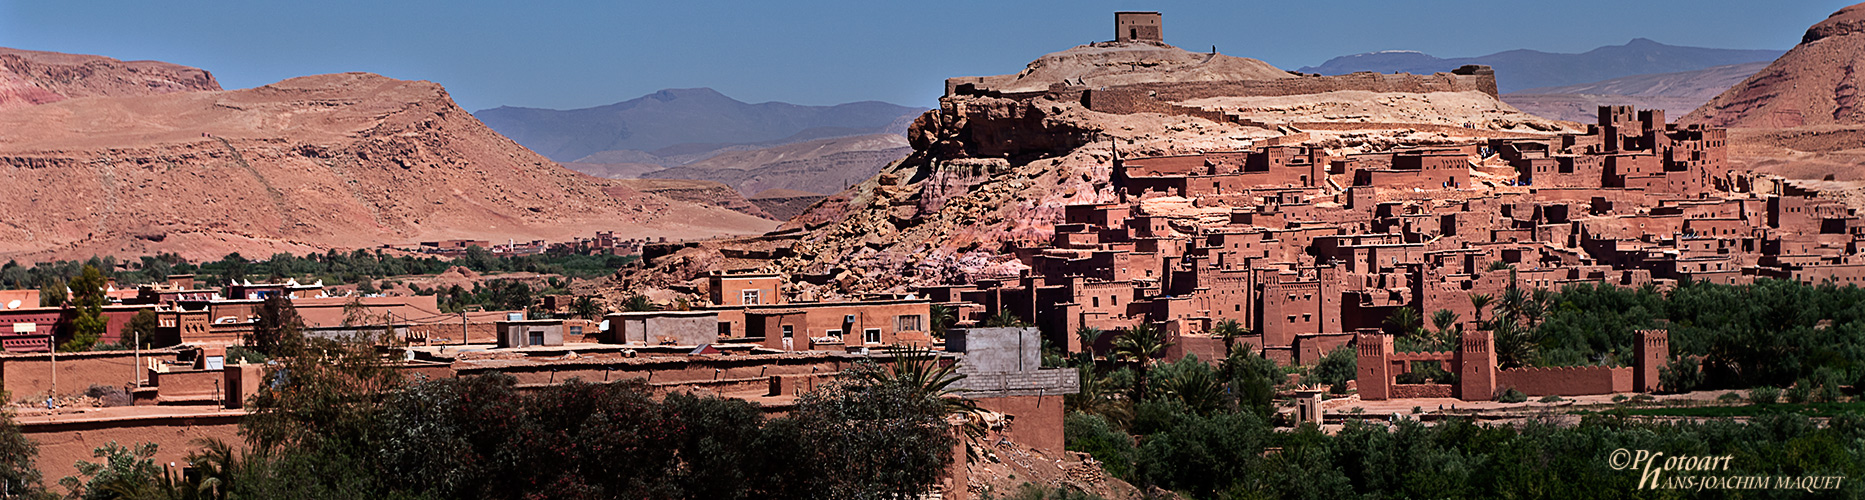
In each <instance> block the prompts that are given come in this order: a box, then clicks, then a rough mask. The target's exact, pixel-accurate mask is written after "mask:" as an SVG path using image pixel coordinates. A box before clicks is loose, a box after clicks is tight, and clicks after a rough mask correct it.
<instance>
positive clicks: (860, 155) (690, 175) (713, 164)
mask: <svg viewBox="0 0 1865 500" xmlns="http://www.w3.org/2000/svg"><path fill="white" fill-rule="evenodd" d="M910 151H912V148H911V147H908V145H907V138H906V137H905V136H904V135H897V134H872V135H860V136H854V137H837V138H833V139H818V140H814V141H806V142H799V143H795V144H786V145H782V146H776V147H770V148H764V149H753V150H749V151H736V152H730V153H724V154H720V155H718V156H714V157H712V158H707V159H705V160H700V161H697V162H694V163H690V164H687V165H681V166H677V167H670V168H666V169H661V170H656V171H651V172H645V173H642V174H639V175H640V177H643V178H653V179H699V180H709V181H718V182H723V183H725V184H726V185H729V186H732V187H733V188H737V189H738V191H739V192H740V193H743V194H746V195H750V194H753V193H758V192H762V191H765V190H769V189H788V190H796V191H807V192H811V193H815V194H819V195H827V194H831V193H834V192H836V191H841V190H842V189H843V188H846V187H848V186H849V185H851V184H854V183H857V182H861V181H863V180H867V179H868V178H869V177H873V176H874V174H875V173H877V172H880V171H881V167H884V166H886V165H887V164H888V163H890V162H893V161H895V160H899V159H901V158H904V157H906V156H907V153H908V152H910ZM572 168H576V167H575V166H574V164H573V165H572Z"/></svg>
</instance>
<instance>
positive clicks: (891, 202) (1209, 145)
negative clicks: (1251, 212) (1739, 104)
mask: <svg viewBox="0 0 1865 500" xmlns="http://www.w3.org/2000/svg"><path fill="white" fill-rule="evenodd" d="M1096 45H1099V46H1102V47H1099V48H1106V47H1105V46H1107V45H1109V44H1096ZM1149 45H1150V44H1149ZM1091 48H1094V47H1091ZM1167 49H1169V50H1171V51H1178V52H1177V53H1176V54H1175V55H1169V56H1165V57H1162V59H1161V60H1160V64H1156V65H1155V64H1150V60H1148V59H1145V58H1139V59H1135V60H1133V61H1130V62H1132V63H1133V64H1132V65H1131V68H1147V67H1153V68H1159V69H1160V71H1162V72H1165V73H1166V74H1153V75H1148V74H1144V72H1143V70H1139V69H1122V70H1119V74H1117V75H1116V74H1102V73H1095V72H1094V71H1086V72H1081V71H1074V70H1071V71H1070V72H1069V74H1076V75H1089V76H1082V77H1080V78H1081V81H1086V82H1088V84H1089V85H1093V84H1094V83H1095V80H1094V78H1091V77H1090V76H1093V75H1102V76H1105V77H1116V76H1117V77H1118V81H1123V82H1132V83H1127V84H1124V85H1134V86H1147V85H1159V84H1165V85H1167V87H1160V88H1170V86H1171V85H1205V84H1206V83H1207V82H1215V83H1217V84H1218V85H1216V86H1213V87H1210V88H1216V89H1224V88H1228V87H1227V86H1225V85H1223V84H1224V83H1226V81H1214V80H1200V79H1198V78H1202V77H1201V76H1199V74H1198V73H1187V72H1183V71H1179V70H1177V69H1174V68H1175V67H1176V65H1177V63H1176V62H1175V61H1190V60H1196V59H1199V58H1212V57H1213V56H1211V55H1210V54H1199V53H1195V52H1189V51H1183V50H1179V49H1176V48H1170V47H1158V46H1151V48H1148V49H1144V50H1145V51H1146V52H1155V53H1167V52H1162V51H1166V50H1167ZM1071 51H1073V52H1076V53H1080V52H1087V50H1086V49H1082V48H1081V47H1078V48H1077V49H1071ZM1071 51H1065V52H1062V53H1060V54H1068V53H1070V52H1071ZM1220 57H1228V56H1220ZM1233 59H1237V60H1240V61H1247V60H1246V59H1244V58H1233ZM1058 60H1077V61H1079V60H1080V59H1079V58H1067V57H1058V56H1056V55H1055V54H1051V55H1050V56H1045V58H1044V59H1039V61H1038V62H1036V63H1032V64H1031V65H1030V68H1037V69H1035V70H1031V69H1028V68H1026V71H1024V72H1022V73H1018V74H1015V75H1004V76H1001V77H960V78H954V79H951V80H948V86H949V88H951V87H952V86H954V85H955V84H956V85H970V86H971V87H970V88H968V89H958V91H957V92H953V93H949V94H948V95H947V96H946V97H944V98H942V99H941V100H940V108H939V109H937V110H933V111H929V112H927V113H926V114H924V115H921V116H920V117H919V118H918V119H917V120H916V121H915V122H914V124H913V127H912V128H911V129H910V130H909V132H908V140H909V141H910V144H911V145H912V148H913V150H912V152H911V153H910V154H909V155H908V156H907V157H906V158H905V159H903V160H901V161H898V162H895V163H892V164H889V165H888V166H887V167H886V168H884V169H883V170H882V171H881V172H880V174H879V175H876V176H874V177H872V178H870V179H868V180H866V181H863V182H861V183H859V184H856V185H855V186H853V187H851V188H849V189H847V190H844V191H841V192H839V193H836V194H834V195H832V196H830V197H828V198H826V199H823V200H821V201H819V202H816V203H815V204H813V205H812V206H810V208H809V209H808V210H807V211H806V212H804V213H802V214H799V215H797V216H795V217H792V218H790V219H789V220H788V221H787V222H785V223H784V225H783V226H782V228H781V229H780V230H779V231H778V232H775V233H771V234H770V235H767V236H765V237H761V238H752V239H745V240H739V241H736V242H717V243H709V244H705V245H695V246H688V247H686V248H683V249H679V250H678V251H676V252H673V253H670V254H667V255H665V256H663V257H659V258H656V259H652V260H650V261H649V262H647V266H645V267H644V268H642V269H640V270H638V271H637V272H632V273H628V274H627V275H624V276H621V280H620V281H619V282H618V283H617V286H618V287H622V288H629V287H634V288H646V287H656V286H680V285H679V284H680V283H683V282H687V280H691V279H693V278H694V277H696V276H698V274H696V273H699V272H703V271H705V270H708V269H715V268H717V269H728V268H729V269H737V268H745V267H755V268H763V269H766V270H769V271H775V272H782V273H785V274H787V275H789V276H790V277H791V278H792V280H793V282H795V283H797V284H796V285H795V286H797V287H798V288H799V290H795V291H796V292H798V293H800V294H802V295H804V296H812V297H819V298H833V297H835V296H836V294H838V293H845V292H846V293H865V292H887V291H893V292H903V291H908V290H911V289H912V288H913V287H915V286H922V285H929V284H937V283H947V282H958V281H969V280H977V279H986V278H1001V277H1005V276H1015V275H1016V274H1017V273H1018V271H1019V269H1020V268H1021V266H1022V264H1021V263H1019V262H1018V261H1017V259H1016V258H1015V257H1014V254H1013V253H1012V250H1014V249H1015V248H1016V247H1017V246H1019V245H1030V244H1034V243H1036V242H1042V241H1047V240H1048V239H1049V238H1050V237H1051V235H1052V234H1053V233H1054V225H1055V224H1056V223H1058V222H1060V221H1061V220H1062V213H1063V210H1064V207H1065V206H1067V205H1071V204H1080V203H1100V202H1109V201H1114V200H1115V195H1114V194H1113V189H1112V185H1111V180H1110V175H1111V163H1112V160H1113V158H1114V157H1115V155H1116V154H1118V155H1120V156H1123V157H1141V156H1158V155H1172V154H1188V153H1195V152H1201V151H1229V150H1237V149H1242V148H1248V147H1251V146H1252V145H1253V144H1256V143H1257V142H1258V141H1265V140H1270V139H1272V138H1273V139H1275V140H1279V141H1287V143H1291V144H1292V143H1307V144H1312V145H1316V146H1319V147H1324V148H1329V149H1330V150H1333V151H1336V152H1341V153H1347V152H1357V151H1369V150H1382V149H1385V148H1391V147H1393V146H1399V145H1423V144H1443V143H1449V142H1452V141H1458V140H1467V139H1471V138H1476V137H1495V136H1499V135H1509V136H1522V135H1535V134H1545V133H1548V132H1552V131H1559V130H1564V129H1563V125H1562V124H1559V123H1555V122H1551V121H1548V120H1543V119H1540V118H1536V117H1533V116H1530V115H1527V114H1525V113H1521V112H1520V111H1516V110H1514V109H1513V108H1510V107H1509V106H1508V105H1507V104H1504V103H1502V102H1500V101H1497V100H1496V99H1495V97H1494V96H1493V95H1491V94H1489V93H1487V92H1485V91H1480V90H1470V91H1455V92H1450V91H1447V92H1384V91H1369V90H1341V91H1334V92H1322V93H1308V94H1298V93H1283V95H1275V96H1255V97H1249V96H1243V97H1232V96H1212V97H1200V98H1197V99H1189V100H1182V101H1177V102H1166V103H1161V104H1159V105H1158V106H1156V107H1154V108H1150V109H1153V111H1144V112H1131V113H1128V112H1102V111H1095V110H1094V109H1091V108H1090V106H1089V105H1087V104H1085V102H1086V101H1092V99H1086V98H1084V96H1083V92H1084V90H1082V88H1083V87H1069V84H1068V83H1064V82H1061V81H1057V82H1053V83H1062V84H1063V85H1061V86H1057V87H1055V88H1056V89H1058V90H1054V91H1050V92H1039V93H1031V94H1024V95H1018V96H1011V95H1006V94H1008V93H1009V91H1010V90H1015V89H1018V88H1022V87H1019V86H1018V85H1024V84H1028V85H1032V86H1033V85H1035V84H1037V83H1041V82H1042V81H1043V80H1047V79H1048V78H1049V77H1041V78H1040V79H1036V78H1037V77H1031V76H1030V75H1041V74H1045V73H1043V72H1042V71H1043V70H1042V69H1041V68H1038V67H1039V66H1045V65H1047V64H1049V63H1047V62H1043V61H1058ZM1239 64H1242V63H1239ZM1084 67H1086V66H1084ZM1108 71H1115V70H1114V69H1108ZM1018 75H1023V76H1022V77H1019V76H1018ZM1265 75H1269V74H1267V73H1265ZM1058 78H1061V77H1058ZM1066 78H1076V77H1066ZM1179 78H1191V80H1186V81H1177V80H1176V79H1179ZM1239 78H1245V77H1242V76H1240V77H1239ZM1298 78H1314V79H1317V80H1321V79H1324V78H1334V77H1298V76H1296V75H1292V74H1288V73H1286V72H1277V73H1276V74H1275V76H1273V77H1270V78H1269V79H1268V80H1236V81H1235V82H1245V83H1249V82H1264V81H1270V82H1284V81H1293V79H1298ZM1452 79H1453V76H1451V75H1436V76H1431V77H1424V78H1417V79H1413V80H1418V81H1424V80H1431V81H1435V82H1445V81H1450V80H1452ZM1398 80H1404V79H1403V78H1395V79H1394V80H1393V81H1398ZM1369 81H1372V80H1369ZM1382 81H1383V80H1382ZM1407 81H1410V80H1407ZM1018 82H1023V83H1018ZM1342 82H1345V80H1328V81H1327V82H1324V83H1328V85H1321V86H1325V87H1329V88H1341V87H1342V85H1344V83H1342ZM1349 83H1350V82H1349ZM1276 85H1280V84H1275V85H1272V86H1276ZM1042 86H1043V88H1051V86H1050V84H1048V83H1043V84H1042ZM1118 86H1119V85H1112V86H1111V87H1098V88H1095V89H1094V90H1093V91H1102V90H1106V89H1110V88H1114V87H1118ZM1249 86H1250V85H1243V87H1249ZM1475 87H1481V85H1477V86H1475ZM1475 87H1473V88H1475ZM1200 88H1204V87H1200ZM1277 88H1278V89H1283V90H1286V89H1285V88H1283V87H1279V86H1278V87H1277ZM1287 88H1300V86H1299V85H1291V86H1288V87H1287ZM1488 88H1490V89H1493V86H1491V87H1488ZM1207 90H1208V89H1207ZM1168 94H1170V92H1164V91H1162V92H1160V93H1159V96H1160V99H1166V97H1165V96H1167V95H1168ZM1207 94H1208V93H1207ZM1142 95H1144V93H1142ZM1200 95H1204V94H1200ZM1244 115H1247V117H1246V116H1244ZM1178 209H1191V210H1196V208H1195V207H1179V208H1178ZM757 256H769V257H757ZM631 289H632V288H631Z"/></svg>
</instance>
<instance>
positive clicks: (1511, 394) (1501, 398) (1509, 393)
mask: <svg viewBox="0 0 1865 500" xmlns="http://www.w3.org/2000/svg"><path fill="white" fill-rule="evenodd" d="M1524 401H1528V395H1527V394H1522V391H1518V390H1515V388H1514V387H1510V388H1509V389H1508V390H1505V391H1502V394H1497V395H1496V402H1498V403H1520V402H1524Z"/></svg>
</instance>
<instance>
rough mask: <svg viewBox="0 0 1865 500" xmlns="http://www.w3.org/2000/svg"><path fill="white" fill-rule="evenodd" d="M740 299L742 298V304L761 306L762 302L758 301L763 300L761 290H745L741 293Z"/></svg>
mask: <svg viewBox="0 0 1865 500" xmlns="http://www.w3.org/2000/svg"><path fill="white" fill-rule="evenodd" d="M742 297H743V298H744V301H745V302H744V303H745V304H746V305H757V304H762V303H763V302H760V299H763V298H764V291H763V290H745V291H744V292H743V295H742Z"/></svg>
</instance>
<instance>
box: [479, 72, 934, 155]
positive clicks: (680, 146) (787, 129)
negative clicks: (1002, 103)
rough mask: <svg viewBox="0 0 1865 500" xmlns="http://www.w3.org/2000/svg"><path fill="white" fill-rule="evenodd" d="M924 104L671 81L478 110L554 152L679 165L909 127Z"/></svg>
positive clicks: (489, 121) (507, 131)
mask: <svg viewBox="0 0 1865 500" xmlns="http://www.w3.org/2000/svg"><path fill="white" fill-rule="evenodd" d="M921 111H924V110H923V109H920V108H909V107H906V106H898V105H893V104H888V103H884V102H876V101H864V102H853V103H847V104H838V105H835V106H802V105H796V104H788V103H782V102H766V103H759V104H749V103H745V102H742V101H739V100H737V99H733V98H730V97H726V96H725V95H724V94H720V93H719V92H718V91H715V90H712V89H709V88H697V89H667V90H662V91H659V92H655V93H652V94H648V95H645V96H641V97H638V98H635V99H630V100H627V101H622V102H618V103H615V104H610V105H607V106H597V107H593V108H583V109H572V110H555V109H538V108H517V107H499V108H493V109H487V110H481V111H479V112H476V113H473V115H474V116H476V117H478V118H479V119H480V121H483V122H485V123H486V125H487V126H489V127H492V129H493V130H495V131H498V132H499V133H500V134H504V135H505V136H506V137H510V138H511V139H512V140H514V141H518V143H519V144H521V145H524V146H525V147H527V148H530V149H531V150H532V151H536V152H538V153H541V154H543V155H544V156H547V157H550V158H551V159H554V160H557V161H560V162H568V161H579V160H582V161H587V162H592V163H645V164H657V165H661V166H675V165H683V164H686V163H691V162H694V161H698V160H701V159H705V158H708V157H711V156H713V155H716V154H718V153H720V152H724V151H732V150H746V149H757V148H761V147H769V146H777V145H782V144H790V143H796V142H803V141H808V140H814V139H823V138H830V137H845V136H854V135H866V134H877V133H887V132H890V129H897V132H895V133H901V132H904V131H905V129H906V124H908V123H911V121H912V119H913V117H914V116H917V115H919V113H920V112H921Z"/></svg>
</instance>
